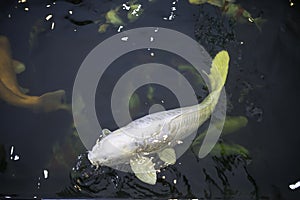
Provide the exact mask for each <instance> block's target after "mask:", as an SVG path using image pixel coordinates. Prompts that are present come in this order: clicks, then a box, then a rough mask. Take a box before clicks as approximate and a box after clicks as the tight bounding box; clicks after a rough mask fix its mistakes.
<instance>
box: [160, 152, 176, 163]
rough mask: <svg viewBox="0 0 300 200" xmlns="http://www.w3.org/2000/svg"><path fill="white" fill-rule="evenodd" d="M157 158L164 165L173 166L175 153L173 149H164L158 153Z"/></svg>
mask: <svg viewBox="0 0 300 200" xmlns="http://www.w3.org/2000/svg"><path fill="white" fill-rule="evenodd" d="M158 156H159V158H160V159H161V160H162V161H164V162H165V163H168V164H171V165H174V164H175V162H176V153H175V150H174V149H173V148H166V149H164V150H162V151H161V152H159V153H158Z"/></svg>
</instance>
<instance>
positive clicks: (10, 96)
mask: <svg viewBox="0 0 300 200" xmlns="http://www.w3.org/2000/svg"><path fill="white" fill-rule="evenodd" d="M10 51H11V50H10V44H9V41H8V39H7V38H6V37H4V36H0V99H2V100H4V101H5V102H7V103H8V104H10V105H13V106H18V107H23V108H29V109H32V110H34V111H37V112H39V111H43V112H50V111H55V110H59V109H69V107H68V106H67V105H66V104H63V102H62V100H64V97H65V91H64V90H57V91H54V92H48V93H45V94H43V95H41V96H29V95H26V94H25V93H24V92H23V91H22V89H21V87H20V86H19V85H18V81H17V77H16V73H21V72H22V71H24V70H25V66H24V64H22V63H21V62H19V61H16V60H13V59H12V58H11V52H10Z"/></svg>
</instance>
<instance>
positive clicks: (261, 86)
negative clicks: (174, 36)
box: [0, 0, 300, 199]
mask: <svg viewBox="0 0 300 200" xmlns="http://www.w3.org/2000/svg"><path fill="white" fill-rule="evenodd" d="M123 3H126V1H111V0H103V1H97V0H94V1H93V0H91V1H88V0H87V1H81V0H77V1H76V0H66V1H58V0H57V1H43V3H41V1H37V0H27V1H26V2H23V1H19V2H18V1H8V0H1V2H0V34H1V35H5V36H7V37H8V38H9V40H10V43H11V48H12V54H13V57H14V58H16V59H18V60H20V61H22V62H23V63H25V65H26V70H25V71H24V72H23V73H22V74H20V75H18V76H17V77H18V82H19V84H20V85H21V86H23V87H25V88H29V89H30V92H29V94H31V95H40V94H43V93H45V92H48V91H54V90H58V89H64V90H65V91H66V94H67V102H68V103H71V99H72V89H73V84H74V80H75V77H76V74H77V71H78V69H79V67H80V65H81V63H82V62H83V60H84V58H85V57H86V56H87V55H88V53H89V52H90V51H91V50H92V49H93V48H94V47H95V46H97V45H98V44H99V43H100V42H102V41H104V40H105V39H107V38H109V37H111V36H113V35H115V34H116V33H118V29H119V26H116V27H114V26H113V25H110V26H109V27H108V28H107V30H106V31H105V32H104V33H99V32H98V28H99V26H100V25H101V24H103V21H105V17H104V16H105V13H106V12H108V11H109V10H110V9H114V8H116V7H118V6H122V4H123ZM137 3H140V4H142V8H143V9H144V12H143V14H142V15H141V16H140V17H139V19H137V20H136V21H134V22H128V21H126V20H125V21H126V24H125V25H123V26H124V27H123V28H122V31H125V30H129V29H133V28H138V27H148V26H153V27H165V28H169V29H173V30H177V31H179V32H182V33H184V34H186V35H188V36H190V37H192V38H194V39H195V40H197V41H198V42H199V43H200V44H201V45H203V46H204V48H205V49H206V50H207V51H208V52H209V53H210V54H211V56H212V57H214V55H215V54H216V53H217V52H218V51H220V50H222V49H226V50H227V51H228V52H229V55H230V58H231V61H230V67H229V74H228V78H227V82H226V85H225V86H226V92H227V96H228V102H229V104H228V108H227V115H229V116H245V117H247V118H248V124H247V125H246V127H244V128H241V129H239V130H237V131H235V132H234V133H232V134H230V135H226V136H224V137H223V136H222V137H221V139H220V142H221V143H228V144H238V145H241V146H243V147H244V148H245V149H246V151H247V152H249V156H242V155H241V154H239V153H232V154H221V155H214V154H210V155H208V156H207V157H205V158H204V159H199V158H197V156H196V155H195V154H194V153H193V151H192V150H190V149H189V150H188V151H186V152H185V154H184V155H183V156H182V157H180V158H179V159H178V160H177V162H176V164H175V165H172V166H169V167H166V168H164V169H163V170H162V171H161V172H160V173H158V182H157V184H156V185H153V186H152V185H147V184H145V183H142V182H141V181H139V180H138V179H137V178H136V177H135V176H134V175H133V174H130V173H125V172H120V171H117V170H114V169H111V168H108V167H101V168H99V169H95V168H94V167H92V166H91V164H90V163H89V162H88V160H87V157H86V156H87V155H86V149H85V148H84V147H83V145H82V144H81V142H80V140H79V138H78V135H76V129H74V128H73V125H72V124H73V117H72V115H71V114H70V113H68V112H67V111H62V110H60V111H56V112H50V113H34V112H32V111H30V110H27V109H23V108H18V107H13V106H11V105H8V104H7V103H5V102H2V101H1V102H0V119H1V120H0V121H1V125H0V198H4V197H16V198H34V197H36V198H83V197H89V198H96V197H99V198H205V199H299V198H300V190H299V189H291V188H290V185H292V184H295V183H296V182H298V181H300V170H299V169H300V160H299V155H298V149H299V144H300V136H299V134H298V132H299V130H298V120H299V116H298V112H300V106H299V102H300V95H299V94H300V93H299V90H300V84H299V76H300V70H299V66H300V57H299V52H300V12H299V6H300V2H297V1H295V2H292V1H288V0H275V1H267V0H256V1H246V0H240V1H238V2H237V4H239V5H241V6H242V7H243V8H245V9H246V10H247V11H249V13H251V14H252V15H253V16H254V17H257V16H261V17H262V18H264V19H266V20H267V21H266V22H265V23H264V24H263V25H262V30H261V31H259V29H258V28H257V27H256V26H255V25H254V24H253V23H250V22H245V23H239V22H233V21H232V20H231V19H230V17H225V16H223V15H222V11H221V10H220V9H219V8H217V7H215V6H212V5H208V4H205V5H200V6H196V5H191V4H189V2H188V1H185V0H179V1H174V2H173V1H159V0H156V1H155V0H154V1H152V2H149V1H146V0H140V1H138V2H137ZM172 7H175V8H176V9H174V11H172ZM119 13H120V15H121V16H120V17H121V18H122V19H125V18H126V14H125V11H124V10H122V8H121V9H120V10H119ZM49 15H51V16H52V17H50V16H49ZM173 15H174V16H175V17H174V18H173V17H172V16H173ZM170 16H171V17H170ZM46 18H47V19H48V18H49V19H48V20H47V19H46ZM164 18H165V19H164ZM99 19H100V21H98V20H99ZM169 19H170V20H169ZM101 20H102V21H101ZM96 22H98V23H96ZM174 42H176V41H174ZM182 48H186V49H187V51H188V50H189V49H188V48H189V47H188V46H187V47H182ZM155 54H156V55H160V56H158V58H159V59H160V61H161V62H163V63H165V64H166V65H170V66H172V65H173V66H174V67H176V66H177V65H178V63H180V64H184V63H185V61H184V60H182V59H178V58H177V59H176V58H173V57H175V56H174V55H171V54H170V53H168V52H159V50H157V51H155ZM127 56H128V57H127V58H123V60H122V59H121V58H120V60H116V61H115V62H114V63H113V64H112V66H111V68H110V69H109V70H107V71H106V72H105V76H104V77H103V78H102V79H101V80H100V82H102V83H100V85H101V87H100V86H99V87H98V89H97V94H96V109H97V114H98V118H99V121H100V123H101V125H102V126H103V127H108V128H109V129H111V130H115V129H116V128H117V125H116V124H115V122H114V120H113V117H112V113H111V111H110V109H109V108H110V98H111V92H112V89H113V87H114V84H115V83H116V81H117V80H118V78H119V77H121V76H122V73H124V72H126V70H128V69H129V68H130V67H132V66H135V65H137V64H141V63H147V62H149V61H151V54H150V55H149V51H148V50H141V51H137V52H131V53H130V54H128V55H127ZM124 57H125V56H124ZM0 59H2V58H1V57H0ZM121 65H122V66H121ZM123 66H124V67H123ZM0 73H2V72H0ZM184 73H185V74H186V76H187V77H188V78H189V79H190V80H191V82H192V83H193V85H194V88H195V90H197V92H196V93H197V94H196V95H197V96H198V97H199V101H201V100H202V99H203V97H205V95H207V90H206V89H205V86H204V87H202V86H199V84H198V85H197V81H195V80H196V79H195V77H193V74H191V73H190V72H189V71H187V72H184ZM166 76H167V74H166ZM0 78H1V74H0ZM153 90H154V92H153ZM151 91H152V92H151ZM136 95H137V96H138V98H136V99H135V100H133V103H132V104H133V105H132V107H131V110H130V112H131V115H132V117H133V118H138V117H140V116H143V115H145V114H147V113H148V110H149V109H150V108H151V106H152V105H154V104H162V105H163V106H164V107H165V109H172V108H175V107H178V101H177V99H176V95H175V94H173V93H172V92H170V91H169V90H168V88H166V87H161V86H158V85H155V84H153V85H146V86H144V87H141V88H140V89H138V90H137V91H136ZM203 130H204V128H203V127H202V128H200V129H199V131H198V132H199V133H201V132H202V131H203Z"/></svg>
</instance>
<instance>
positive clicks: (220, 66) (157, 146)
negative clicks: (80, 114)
mask: <svg viewBox="0 0 300 200" xmlns="http://www.w3.org/2000/svg"><path fill="white" fill-rule="evenodd" d="M228 64H229V55H228V53H227V51H221V52H219V53H218V54H217V55H216V57H215V58H214V59H213V61H212V67H211V70H210V74H209V75H208V78H209V80H210V87H211V93H210V94H209V95H208V96H207V97H206V98H205V99H204V100H203V102H201V103H200V104H197V105H194V106H189V107H184V108H177V109H172V110H167V111H162V112H157V113H153V114H149V115H146V116H144V117H142V118H139V119H137V120H134V121H132V122H131V123H129V124H128V125H126V126H124V127H122V128H119V129H117V130H115V131H113V132H111V131H109V130H108V129H104V130H103V135H104V137H103V138H102V139H101V140H100V141H97V143H96V144H95V146H94V147H93V148H92V150H91V151H89V153H88V159H89V160H90V162H91V163H92V164H93V165H96V166H101V165H105V166H111V167H112V166H117V165H119V164H124V163H125V164H126V163H128V164H130V167H131V170H132V171H133V172H134V174H135V175H136V177H137V178H139V179H140V180H141V181H143V182H145V183H148V184H152V185H154V184H155V183H156V179H157V177H156V170H155V168H154V166H155V164H154V163H153V161H152V159H153V157H151V154H152V155H153V154H154V153H157V154H158V157H159V158H160V160H162V161H163V162H165V163H166V164H175V162H176V153H175V150H174V149H173V147H174V146H175V145H177V144H178V141H181V140H182V139H185V138H186V137H188V136H189V135H191V134H192V133H193V132H195V131H197V130H198V128H199V126H201V125H202V124H203V123H204V122H205V121H206V120H207V119H208V118H209V117H210V115H211V113H212V112H213V110H214V108H215V106H216V104H217V103H218V100H219V96H220V93H221V90H222V88H223V86H224V84H225V81H226V78H227V73H228Z"/></svg>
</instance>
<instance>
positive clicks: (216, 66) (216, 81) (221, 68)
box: [208, 50, 229, 91]
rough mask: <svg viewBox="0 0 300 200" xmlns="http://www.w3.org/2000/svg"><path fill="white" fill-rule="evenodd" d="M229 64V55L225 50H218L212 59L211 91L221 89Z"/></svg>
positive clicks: (209, 76)
mask: <svg viewBox="0 0 300 200" xmlns="http://www.w3.org/2000/svg"><path fill="white" fill-rule="evenodd" d="M228 65H229V55H228V52H227V51H224V50H223V51H220V52H219V53H218V54H217V55H216V56H215V58H214V59H213V61H212V64H211V69H210V74H209V75H208V78H209V80H210V85H211V91H216V90H220V89H222V87H223V86H224V84H225V81H226V78H227V73H228Z"/></svg>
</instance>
